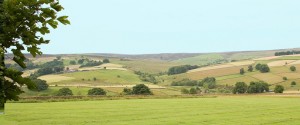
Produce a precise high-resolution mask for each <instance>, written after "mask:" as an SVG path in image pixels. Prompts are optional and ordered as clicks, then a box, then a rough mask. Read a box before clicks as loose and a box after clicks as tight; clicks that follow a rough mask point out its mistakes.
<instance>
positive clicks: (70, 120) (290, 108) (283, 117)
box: [0, 96, 300, 125]
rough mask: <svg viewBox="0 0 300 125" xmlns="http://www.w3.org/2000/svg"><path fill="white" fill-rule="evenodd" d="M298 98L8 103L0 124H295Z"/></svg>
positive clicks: (241, 97)
mask: <svg viewBox="0 0 300 125" xmlns="http://www.w3.org/2000/svg"><path fill="white" fill-rule="evenodd" d="M299 115H300V99H299V98H298V97H264V96H236V97H235V96H233V97H216V98H190V99H133V100H104V101H77V102H53V103H7V105H6V114H5V115H2V116H0V121H1V124H3V125H40V124H41V123H42V124H43V125H53V124H55V125H87V124H88V125H99V124H101V125H140V124H143V125H153V124H156V125H174V124H180V125H199V124H205V125H215V124H218V125H232V124H240V123H241V124H243V125H262V124H264V125H296V124H300V119H299Z"/></svg>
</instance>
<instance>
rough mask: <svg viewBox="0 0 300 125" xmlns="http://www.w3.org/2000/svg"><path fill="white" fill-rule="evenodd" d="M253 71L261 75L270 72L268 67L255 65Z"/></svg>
mask: <svg viewBox="0 0 300 125" xmlns="http://www.w3.org/2000/svg"><path fill="white" fill-rule="evenodd" d="M255 69H256V70H258V71H260V72H261V73H267V72H270V67H269V66H268V65H267V64H260V63H258V64H256V66H255Z"/></svg>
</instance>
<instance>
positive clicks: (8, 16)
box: [0, 0, 70, 113]
mask: <svg viewBox="0 0 300 125" xmlns="http://www.w3.org/2000/svg"><path fill="white" fill-rule="evenodd" d="M62 10H63V7H62V6H61V5H60V4H59V2H58V0H0V82H1V83H0V113H3V110H4V103H5V102H6V101H7V100H15V101H17V100H18V99H19V97H18V95H19V94H21V93H22V90H21V86H23V85H27V86H28V87H29V88H33V87H34V84H33V83H32V82H31V80H30V79H29V78H23V77H22V76H21V75H22V72H20V71H17V70H12V69H9V68H6V67H5V55H6V54H7V53H10V52H11V53H12V54H13V57H12V59H13V61H14V62H16V63H17V64H18V65H20V66H21V67H22V68H26V64H25V63H24V62H25V60H26V57H25V56H24V54H23V52H25V51H27V52H29V53H30V54H31V55H32V56H34V57H35V56H36V55H41V54H42V52H41V51H40V48H39V45H41V44H48V43H49V40H45V39H44V38H43V36H44V35H45V34H48V33H50V26H51V27H52V28H54V29H55V28H57V27H58V25H59V22H60V23H62V24H70V22H69V21H68V19H67V18H68V17H67V16H60V17H59V16H57V13H58V12H60V11H62Z"/></svg>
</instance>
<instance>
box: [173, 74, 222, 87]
mask: <svg viewBox="0 0 300 125" xmlns="http://www.w3.org/2000/svg"><path fill="white" fill-rule="evenodd" d="M171 86H202V87H204V88H208V89H214V88H216V86H217V82H216V78H214V77H206V78H204V79H202V80H201V81H196V80H190V79H183V80H180V81H177V82H172V83H171Z"/></svg>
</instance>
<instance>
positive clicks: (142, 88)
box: [132, 84, 152, 95]
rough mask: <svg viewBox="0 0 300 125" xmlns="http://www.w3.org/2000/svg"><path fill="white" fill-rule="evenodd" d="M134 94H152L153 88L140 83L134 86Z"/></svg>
mask: <svg viewBox="0 0 300 125" xmlns="http://www.w3.org/2000/svg"><path fill="white" fill-rule="evenodd" d="M132 94H134V95H152V92H151V90H150V89H149V87H148V86H146V85H144V84H138V85H136V86H134V87H133V88H132Z"/></svg>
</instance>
